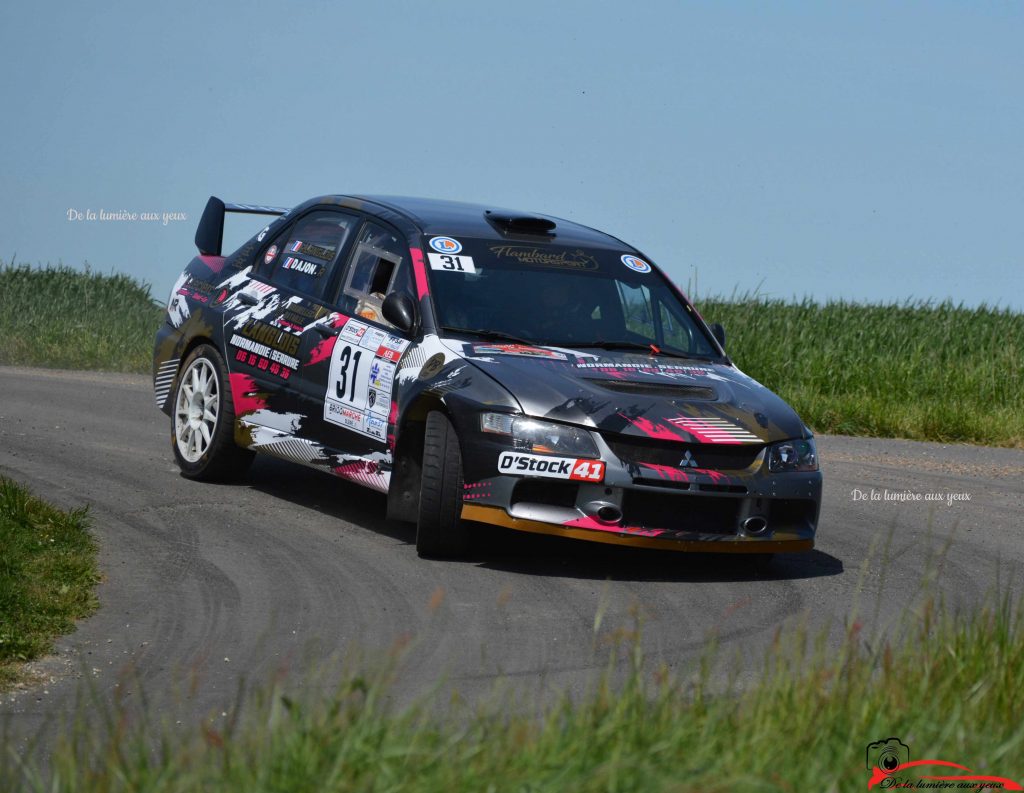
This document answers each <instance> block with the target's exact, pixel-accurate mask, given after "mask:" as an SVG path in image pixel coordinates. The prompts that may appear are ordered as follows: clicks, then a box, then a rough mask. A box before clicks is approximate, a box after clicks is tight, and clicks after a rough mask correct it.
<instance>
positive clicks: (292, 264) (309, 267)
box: [281, 256, 324, 278]
mask: <svg viewBox="0 0 1024 793" xmlns="http://www.w3.org/2000/svg"><path fill="white" fill-rule="evenodd" d="M281 269H282V270H294V271H295V272H297V273H302V274H303V275H311V276H313V277H314V278H319V277H320V276H321V275H323V273H324V266H323V265H322V264H315V263H314V262H307V261H306V260H305V259H297V258H295V257H294V256H289V257H287V258H286V259H285V260H284V264H282V265H281Z"/></svg>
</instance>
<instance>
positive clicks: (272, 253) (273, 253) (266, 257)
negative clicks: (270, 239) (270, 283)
mask: <svg viewBox="0 0 1024 793" xmlns="http://www.w3.org/2000/svg"><path fill="white" fill-rule="evenodd" d="M276 258H277V246H276V245H271V246H270V247H269V248H267V252H266V253H265V254H263V263H264V264H270V263H271V262H272V261H274V259H276Z"/></svg>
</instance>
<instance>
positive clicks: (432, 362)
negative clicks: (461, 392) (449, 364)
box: [418, 352, 444, 380]
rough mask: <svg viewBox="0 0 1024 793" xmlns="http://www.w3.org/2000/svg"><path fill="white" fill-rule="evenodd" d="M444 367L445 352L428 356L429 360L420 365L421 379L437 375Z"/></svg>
mask: <svg viewBox="0 0 1024 793" xmlns="http://www.w3.org/2000/svg"><path fill="white" fill-rule="evenodd" d="M443 368H444V353H443V352H439V353H435V354H434V355H431V356H430V357H429V358H427V362H426V363H425V364H423V366H422V367H420V373H419V376H418V377H419V379H420V380H429V379H430V378H432V377H434V376H435V375H437V374H438V373H439V372H440V371H441V370H442V369H443Z"/></svg>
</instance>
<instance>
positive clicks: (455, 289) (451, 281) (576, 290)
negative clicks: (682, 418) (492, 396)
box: [424, 237, 718, 357]
mask: <svg viewBox="0 0 1024 793" xmlns="http://www.w3.org/2000/svg"><path fill="white" fill-rule="evenodd" d="M424 243H425V244H424V250H426V251H427V258H428V267H429V271H430V283H431V293H432V296H433V300H434V309H435V311H436V313H437V318H438V322H439V323H440V325H441V327H442V329H444V330H448V331H450V332H452V331H456V330H461V331H466V332H474V333H479V334H491V335H494V336H496V337H497V336H503V337H507V338H510V339H513V340H517V341H525V342H529V343H533V344H540V345H549V346H568V347H587V346H591V347H606V348H609V349H615V348H619V349H631V348H635V349H638V350H645V351H647V352H651V349H650V347H651V345H652V344H653V345H655V347H657V348H658V350H660V351H662V352H666V353H675V354H681V355H687V356H696V357H716V356H717V355H718V353H717V352H716V351H715V350H714V348H713V347H712V345H711V342H710V341H708V339H707V338H706V337H705V336H704V334H703V333H702V332H701V331H700V329H699V328H698V327H697V323H696V321H695V320H694V318H693V317H692V316H691V315H690V312H689V311H688V310H687V307H686V306H685V305H684V304H683V303H682V301H680V300H679V298H678V297H677V296H676V293H675V292H674V290H673V289H672V288H671V287H670V286H669V285H668V283H667V282H666V281H665V279H664V278H663V277H662V276H661V275H660V274H659V273H657V272H656V271H654V270H653V268H652V267H651V266H650V265H649V264H647V262H645V261H643V260H642V259H639V258H637V257H635V256H633V255H630V254H627V253H625V252H623V251H612V250H601V249H581V248H578V247H574V246H559V245H556V244H547V243H542V244H537V243H526V242H514V243H513V242H503V241H497V240H474V239H467V238H465V237H459V238H457V239H456V238H452V237H427V238H426V239H425V240H424Z"/></svg>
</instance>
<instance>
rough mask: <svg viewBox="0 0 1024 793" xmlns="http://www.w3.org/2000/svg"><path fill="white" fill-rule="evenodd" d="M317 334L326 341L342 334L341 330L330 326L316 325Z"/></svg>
mask: <svg viewBox="0 0 1024 793" xmlns="http://www.w3.org/2000/svg"><path fill="white" fill-rule="evenodd" d="M313 327H314V328H316V332H317V333H319V334H320V335H321V336H323V337H324V338H325V339H329V338H331V336H337V335H338V334H339V333H341V328H332V327H331V326H330V325H314V326H313Z"/></svg>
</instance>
